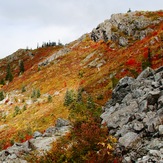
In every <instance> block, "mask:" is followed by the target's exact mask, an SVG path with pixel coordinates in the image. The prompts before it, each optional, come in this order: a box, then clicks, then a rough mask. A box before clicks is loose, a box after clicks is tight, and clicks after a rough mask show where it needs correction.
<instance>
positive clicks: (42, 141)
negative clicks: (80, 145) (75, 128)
mask: <svg viewBox="0 0 163 163" xmlns="http://www.w3.org/2000/svg"><path fill="white" fill-rule="evenodd" d="M69 130H70V122H69V121H67V120H64V119H61V118H58V119H57V122H56V124H55V126H51V127H49V128H48V129H47V130H46V131H45V132H44V133H40V132H38V131H36V132H34V134H33V138H32V139H30V140H28V141H26V142H24V143H15V144H14V145H13V146H11V147H9V148H7V149H6V150H3V151H1V152H0V162H1V163H27V161H26V160H25V159H24V157H25V156H26V155H27V154H30V153H31V152H33V151H34V152H36V153H37V154H38V155H41V154H43V153H44V152H45V151H48V150H50V149H51V144H52V143H53V142H54V141H56V140H57V139H58V138H59V137H61V136H63V135H65V134H66V133H67V132H69Z"/></svg>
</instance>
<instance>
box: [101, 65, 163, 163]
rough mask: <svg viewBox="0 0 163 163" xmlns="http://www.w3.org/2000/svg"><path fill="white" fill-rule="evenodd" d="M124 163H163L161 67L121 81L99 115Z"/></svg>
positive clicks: (148, 69)
mask: <svg viewBox="0 0 163 163" xmlns="http://www.w3.org/2000/svg"><path fill="white" fill-rule="evenodd" d="M101 118H102V123H103V124H104V123H106V124H107V126H108V128H109V132H110V134H113V135H114V136H115V137H117V139H118V145H117V150H120V151H121V154H122V156H123V163H131V162H137V163H146V162H156V163H158V162H161V161H163V67H161V68H159V69H157V70H153V69H151V68H147V69H145V70H144V71H143V72H142V73H141V74H140V75H139V76H138V77H137V78H136V79H134V78H131V77H124V78H122V79H121V80H120V81H119V83H118V85H117V86H116V87H115V89H114V90H113V94H112V98H111V100H109V101H108V102H107V103H106V106H105V107H104V113H103V114H102V115H101Z"/></svg>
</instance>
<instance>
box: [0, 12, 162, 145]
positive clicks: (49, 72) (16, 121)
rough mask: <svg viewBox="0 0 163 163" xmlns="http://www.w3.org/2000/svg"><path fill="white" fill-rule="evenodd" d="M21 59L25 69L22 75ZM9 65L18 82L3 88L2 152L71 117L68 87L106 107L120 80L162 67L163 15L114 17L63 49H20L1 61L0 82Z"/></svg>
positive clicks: (0, 126)
mask: <svg viewBox="0 0 163 163" xmlns="http://www.w3.org/2000/svg"><path fill="white" fill-rule="evenodd" d="M140 18H141V19H140ZM113 20H114V21H113ZM124 20H125V21H124ZM108 22H109V23H108ZM110 22H111V24H110ZM122 22H124V24H123V23H122ZM108 24H109V25H108ZM133 24H137V26H136V27H135V26H134V27H133ZM130 25H131V27H132V28H131V27H130ZM126 27H128V28H126ZM19 60H23V61H24V66H25V72H24V73H23V74H21V75H19ZM8 63H9V64H10V65H11V70H12V72H13V75H14V79H13V81H12V82H10V83H8V84H7V82H6V85H4V86H2V88H1V90H2V91H4V93H5V99H4V100H3V101H1V104H0V113H1V114H0V116H1V121H0V139H1V148H5V147H6V146H8V145H10V143H11V141H13V140H14V141H25V140H26V139H27V138H28V136H31V133H32V132H33V131H35V130H39V131H43V130H45V129H46V128H47V127H49V126H51V125H53V123H54V121H55V120H56V119H57V118H58V117H63V118H67V117H68V109H67V108H66V107H65V106H63V103H64V96H65V93H66V91H67V89H69V90H71V89H73V90H75V91H77V90H78V89H79V88H84V90H85V92H84V93H85V94H84V95H85V96H87V95H91V96H92V97H93V99H94V101H95V102H96V104H97V105H98V106H102V105H104V104H105V103H106V101H107V100H108V98H110V97H111V90H112V88H113V87H114V86H115V84H116V83H117V81H118V80H119V79H120V78H121V77H124V76H125V75H129V76H133V77H136V76H137V74H138V73H140V72H141V71H142V69H143V68H145V67H146V66H149V65H150V66H151V67H152V68H154V69H155V68H158V67H160V66H162V64H163V11H157V12H133V13H126V14H122V15H120V16H119V14H118V15H114V16H112V18H111V19H110V20H109V21H106V22H105V23H104V24H101V25H99V26H98V27H97V28H96V29H94V30H93V31H92V32H91V33H89V34H85V35H83V36H82V37H81V38H79V39H78V40H76V41H74V42H71V43H70V44H67V45H65V46H54V47H44V48H38V49H35V50H19V51H18V52H16V53H14V54H13V55H12V56H9V57H7V58H5V59H2V60H1V61H0V65H1V74H0V79H2V78H5V75H6V67H7V64H8ZM23 87H24V88H25V90H26V91H22V88H23ZM34 92H35V93H36V94H37V92H40V94H41V96H38V97H37V95H33V93H34ZM33 96H34V97H33ZM49 97H51V98H52V101H50V102H49V101H48V98H49ZM24 108H25V109H24Z"/></svg>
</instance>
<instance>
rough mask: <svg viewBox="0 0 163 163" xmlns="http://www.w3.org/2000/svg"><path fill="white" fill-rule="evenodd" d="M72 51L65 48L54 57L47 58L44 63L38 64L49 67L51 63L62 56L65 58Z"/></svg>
mask: <svg viewBox="0 0 163 163" xmlns="http://www.w3.org/2000/svg"><path fill="white" fill-rule="evenodd" d="M69 51H70V49H69V48H67V47H64V48H63V49H61V50H59V51H58V52H56V53H54V54H53V55H51V56H50V57H48V58H46V59H45V60H44V61H42V62H40V63H39V64H38V66H39V67H40V66H46V65H48V64H49V63H51V62H52V61H54V60H55V59H57V58H59V57H61V56H64V55H66V54H67V53H68V52H69Z"/></svg>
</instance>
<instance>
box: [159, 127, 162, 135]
mask: <svg viewBox="0 0 163 163" xmlns="http://www.w3.org/2000/svg"><path fill="white" fill-rule="evenodd" d="M159 134H160V135H163V125H159Z"/></svg>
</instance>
